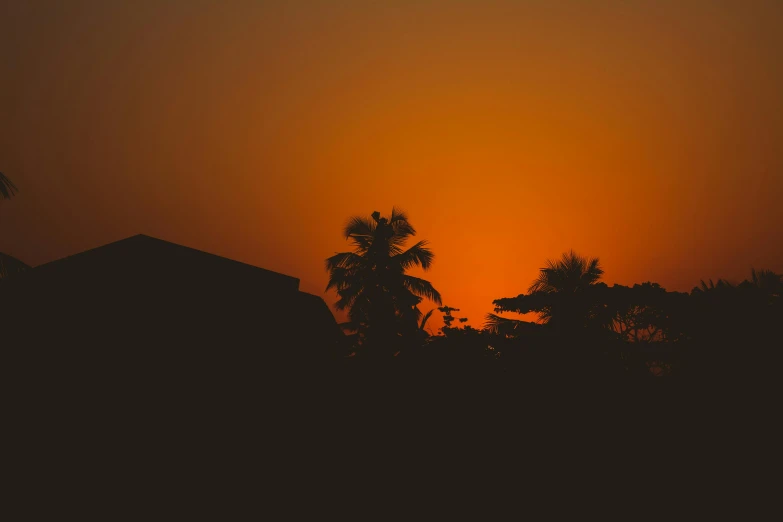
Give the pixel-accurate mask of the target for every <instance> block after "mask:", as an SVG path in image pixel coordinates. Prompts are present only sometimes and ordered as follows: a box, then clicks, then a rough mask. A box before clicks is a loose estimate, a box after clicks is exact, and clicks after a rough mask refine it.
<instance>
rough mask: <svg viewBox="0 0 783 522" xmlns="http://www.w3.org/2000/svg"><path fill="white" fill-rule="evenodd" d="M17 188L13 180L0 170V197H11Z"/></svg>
mask: <svg viewBox="0 0 783 522" xmlns="http://www.w3.org/2000/svg"><path fill="white" fill-rule="evenodd" d="M18 190H19V189H18V188H16V185H14V182H13V181H11V180H10V179H8V178H7V177H6V175H5V174H3V173H2V172H0V199H10V198H12V197H13V196H14V195H15V194H16V193H17V191H18Z"/></svg>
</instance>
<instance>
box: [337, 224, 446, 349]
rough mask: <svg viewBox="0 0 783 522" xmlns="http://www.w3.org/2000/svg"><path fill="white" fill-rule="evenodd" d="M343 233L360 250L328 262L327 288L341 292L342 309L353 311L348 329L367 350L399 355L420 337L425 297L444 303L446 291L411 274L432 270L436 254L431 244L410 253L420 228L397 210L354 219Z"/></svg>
mask: <svg viewBox="0 0 783 522" xmlns="http://www.w3.org/2000/svg"><path fill="white" fill-rule="evenodd" d="M343 234H344V236H345V238H346V239H347V240H348V241H350V242H351V244H352V245H353V246H354V250H353V251H352V252H342V253H338V254H335V255H333V256H332V257H330V258H328V259H327V260H326V269H327V270H328V271H329V283H328V284H327V287H326V289H327V290H330V289H335V290H336V291H337V295H338V297H339V299H338V300H337V302H336V303H335V308H336V309H337V310H346V309H347V310H348V317H349V321H348V322H347V323H345V324H344V327H345V328H346V329H348V330H353V331H356V332H357V333H358V334H359V335H358V338H359V343H360V344H361V346H362V348H363V349H362V350H361V351H362V352H364V353H365V354H374V355H378V356H385V355H390V354H394V353H396V352H398V351H399V350H400V349H401V348H402V347H403V346H405V345H406V343H407V342H409V341H411V342H412V341H413V340H415V339H418V337H419V331H420V328H419V319H420V317H421V315H422V314H421V311H420V310H419V308H418V304H419V303H420V302H421V301H422V299H423V298H427V299H430V300H432V301H434V302H435V303H437V304H441V298H440V293H438V291H437V290H435V288H434V287H433V286H432V284H431V283H430V282H429V281H426V280H424V279H420V278H418V277H414V276H412V275H409V274H406V271H407V270H409V269H411V268H413V267H417V266H418V267H421V268H423V269H424V270H428V269H429V268H430V266H431V265H432V260H433V257H434V255H433V253H432V251H430V249H429V248H428V247H427V242H426V241H419V242H417V243H416V244H414V245H413V246H411V247H410V248H408V249H405V244H406V242H407V240H408V239H409V238H410V237H412V236H414V235H416V230H415V229H414V228H413V226H412V225H411V224H410V222H409V221H408V218H407V216H406V215H405V213H404V212H402V211H401V210H399V209H397V208H393V209H392V213H391V216H390V217H388V218H386V217H381V215H380V213H379V212H374V213H373V214H372V216H370V217H369V218H366V217H352V218H350V219H349V220H348V223H347V224H346V226H345V229H344V231H343Z"/></svg>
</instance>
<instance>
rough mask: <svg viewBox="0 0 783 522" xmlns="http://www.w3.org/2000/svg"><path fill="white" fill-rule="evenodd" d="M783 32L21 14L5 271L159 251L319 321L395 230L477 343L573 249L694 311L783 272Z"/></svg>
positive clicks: (449, 5) (371, 5) (313, 16)
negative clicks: (352, 263) (102, 254)
mask: <svg viewBox="0 0 783 522" xmlns="http://www.w3.org/2000/svg"><path fill="white" fill-rule="evenodd" d="M781 27H783V2H781V1H780V0H770V1H766V2H760V1H756V2H754V1H749V0H736V1H732V2H728V1H725V2H722V1H717V0H710V1H691V2H688V1H684V0H675V1H671V2H667V1H663V0H658V1H654V2H644V1H636V2H634V1H629V0H627V1H617V2H597V1H589V2H588V1H576V0H573V1H561V2H557V1H552V0H548V1H522V0H520V1H489V0H480V1H466V0H462V1H460V0H451V1H415V2H414V1H405V0H390V1H386V2H369V1H367V0H354V1H342V2H341V1H337V0H328V1H327V0H323V1H297V0H286V1H282V0H281V1H279V2H262V1H258V0H256V1H229V0H221V1H214V2H208V1H198V0H181V1H161V0H156V1H148V2H146V1H138V0H134V1H127V2H121V1H112V0H95V1H77V0H68V1H67V2H66V1H51V2H44V1H33V0H0V34H1V35H2V42H1V43H0V171H2V172H4V173H6V175H8V176H9V177H10V178H11V179H13V180H14V181H15V182H16V184H17V185H18V187H19V189H20V192H19V194H18V195H17V197H16V198H15V199H13V200H11V201H4V202H2V203H0V251H3V252H5V253H8V254H11V255H14V256H16V257H18V258H20V259H22V260H23V261H26V262H27V263H29V264H33V265H35V264H40V263H43V262H47V261H50V260H53V259H56V258H60V257H63V256H65V255H69V254H73V253H76V252H79V251H81V250H84V249H87V248H91V247H95V246H99V245H101V244H104V243H107V242H110V241H114V240H117V239H121V238H123V237H126V236H129V235H133V234H137V233H146V234H149V235H153V236H156V237H159V238H161V239H166V240H170V241H174V242H177V243H182V244H185V245H188V246H191V247H195V248H199V249H202V250H207V251H210V252H214V253H216V254H220V255H224V256H227V257H231V258H234V259H238V260H240V261H244V262H248V263H251V264H255V265H259V266H262V267H265V268H269V269H272V270H276V271H280V272H283V273H286V274H290V275H293V276H296V277H299V278H300V279H301V280H302V285H301V287H302V289H303V290H305V291H309V292H313V293H318V294H320V293H321V290H322V289H323V288H324V287H325V285H326V280H327V274H326V272H325V271H324V268H323V260H324V258H326V257H328V256H329V255H331V254H333V253H334V252H337V251H343V250H345V249H346V248H347V246H348V245H347V243H346V242H345V241H344V240H343V239H342V237H341V229H342V226H343V224H344V222H345V220H346V219H347V218H348V217H349V216H351V215H355V214H365V215H369V214H370V213H372V212H373V211H374V210H379V211H381V212H382V213H384V214H387V213H389V212H390V211H391V207H392V205H398V206H400V207H402V208H404V209H405V210H406V211H407V212H408V213H409V215H410V217H411V221H412V222H413V224H414V225H415V226H416V228H417V229H418V231H419V238H422V239H428V240H430V241H431V244H432V248H433V250H434V251H435V254H436V261H435V266H434V268H433V269H432V270H431V272H430V273H429V274H428V278H429V279H430V280H431V281H432V282H433V283H434V284H435V286H436V288H438V289H439V290H440V291H441V293H442V294H443V297H444V302H445V303H446V304H448V305H451V306H457V307H459V308H461V309H462V314H460V315H467V316H468V317H469V318H470V319H471V322H470V324H473V325H475V326H478V325H480V324H481V322H482V319H483V316H484V315H485V314H486V313H487V312H489V311H491V308H492V305H491V302H492V300H493V299H495V298H499V297H507V296H513V295H516V294H518V293H520V292H523V291H526V289H527V287H528V285H529V283H530V282H531V280H532V279H533V278H534V277H535V276H536V273H537V270H538V268H539V267H541V266H543V263H544V261H545V260H546V259H547V258H551V257H556V256H558V255H559V254H560V253H561V252H563V251H564V250H567V249H569V248H574V249H575V250H577V251H578V252H580V253H584V254H587V255H593V256H598V257H600V258H601V260H602V262H603V264H604V267H605V269H606V281H607V282H609V283H622V284H632V283H634V282H643V281H647V280H652V281H657V282H659V283H661V284H662V285H664V286H665V287H667V288H668V289H672V290H689V289H690V288H692V287H693V286H694V285H696V284H697V283H698V281H699V279H701V278H718V277H725V278H729V279H733V280H741V279H742V278H743V277H745V276H747V275H748V274H749V272H750V268H751V266H754V267H756V268H770V269H773V270H778V271H783V231H782V229H781V223H783V202H782V201H781V199H783V197H782V196H783V147H782V145H783V30H781ZM325 298H326V299H327V302H329V303H330V304H331V302H332V301H333V298H332V297H331V296H328V295H327V296H325ZM423 308H424V310H425V311H426V310H427V309H429V306H426V305H425V306H424V307H423Z"/></svg>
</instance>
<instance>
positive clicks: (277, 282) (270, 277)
mask: <svg viewBox="0 0 783 522" xmlns="http://www.w3.org/2000/svg"><path fill="white" fill-rule="evenodd" d="M138 270H142V271H144V272H154V271H167V270H189V271H202V270H203V271H204V272H203V273H204V275H205V276H209V275H210V274H215V273H218V272H220V273H227V272H230V273H232V274H234V275H236V276H238V277H246V278H251V279H253V280H256V281H257V280H259V279H261V280H263V281H264V283H265V284H269V285H270V286H273V287H276V288H280V289H284V290H286V291H291V292H295V291H298V290H299V279H297V278H295V277H291V276H288V275H284V274H280V273H278V272H273V271H271V270H266V269H264V268H260V267H257V266H254V265H250V264H247V263H242V262H240V261H235V260H233V259H228V258H225V257H221V256H217V255H215V254H210V253H208V252H203V251H201V250H196V249H194V248H190V247H186V246H182V245H178V244H176V243H171V242H169V241H164V240H162V239H157V238H154V237H150V236H147V235H144V234H139V235H136V236H131V237H128V238H126V239H122V240H119V241H115V242H113V243H109V244H106V245H103V246H100V247H97V248H93V249H90V250H86V251H84V252H80V253H78V254H74V255H71V256H67V257H64V258H62V259H58V260H56V261H52V262H49V263H45V264H43V265H39V266H37V267H35V268H34V269H33V270H32V271H31V272H33V273H35V274H37V275H41V276H57V275H60V274H63V275H64V273H74V272H76V273H89V272H93V273H94V272H95V271H101V272H114V271H138Z"/></svg>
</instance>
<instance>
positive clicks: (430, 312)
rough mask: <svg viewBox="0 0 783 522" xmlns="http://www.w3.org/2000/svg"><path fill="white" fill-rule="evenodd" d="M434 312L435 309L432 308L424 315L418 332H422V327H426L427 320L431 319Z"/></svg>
mask: <svg viewBox="0 0 783 522" xmlns="http://www.w3.org/2000/svg"><path fill="white" fill-rule="evenodd" d="M434 311H435V309H434V308H433V309H432V310H430V311H429V312H427V313H426V314H424V317H423V318H422V319H421V324H420V325H419V330H421V331H422V332H423V331H424V327H425V326H426V325H427V321H428V320H429V318H430V317H432V312H434Z"/></svg>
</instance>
